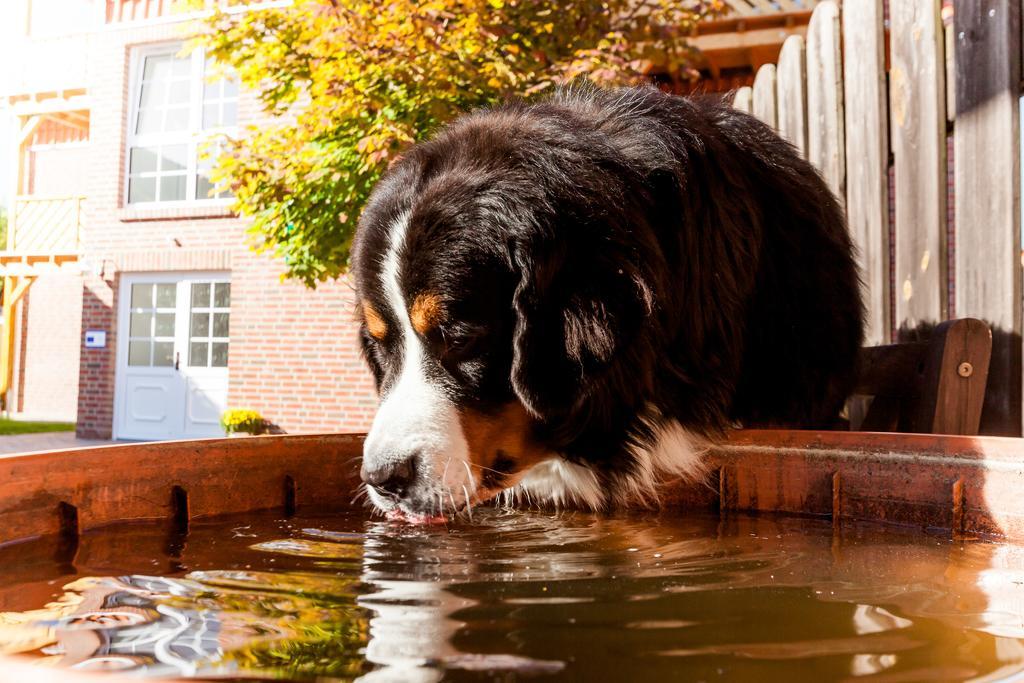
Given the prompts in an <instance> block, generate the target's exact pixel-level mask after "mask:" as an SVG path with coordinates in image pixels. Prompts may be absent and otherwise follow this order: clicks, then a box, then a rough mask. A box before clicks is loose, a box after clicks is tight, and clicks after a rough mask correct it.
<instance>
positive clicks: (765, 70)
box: [753, 64, 779, 129]
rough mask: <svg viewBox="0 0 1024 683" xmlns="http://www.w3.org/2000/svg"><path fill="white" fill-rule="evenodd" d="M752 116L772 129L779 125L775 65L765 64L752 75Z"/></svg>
mask: <svg viewBox="0 0 1024 683" xmlns="http://www.w3.org/2000/svg"><path fill="white" fill-rule="evenodd" d="M753 107H754V108H753V113H754V116H756V117H757V118H759V119H761V120H762V121H764V122H765V123H766V124H768V125H769V126H771V127H772V128H773V129H774V128H778V125H779V109H778V105H777V103H776V100H775V65H774V64H765V65H764V66H762V67H761V68H760V69H758V70H757V75H756V76H754V105H753Z"/></svg>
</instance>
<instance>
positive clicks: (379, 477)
mask: <svg viewBox="0 0 1024 683" xmlns="http://www.w3.org/2000/svg"><path fill="white" fill-rule="evenodd" d="M359 476H360V477H362V479H363V481H364V482H366V483H367V484H368V485H370V486H372V487H373V488H374V489H376V490H377V492H378V493H383V494H386V495H389V496H394V497H396V498H401V497H402V496H403V495H404V494H405V491H406V489H408V488H409V485H410V484H411V483H412V480H413V477H415V476H416V459H415V458H406V459H405V460H402V461H401V462H397V463H389V464H387V465H383V466H381V467H377V468H375V469H372V470H368V469H366V466H365V465H364V466H363V468H362V469H361V470H360V471H359Z"/></svg>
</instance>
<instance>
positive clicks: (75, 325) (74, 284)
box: [8, 273, 82, 422]
mask: <svg viewBox="0 0 1024 683" xmlns="http://www.w3.org/2000/svg"><path fill="white" fill-rule="evenodd" d="M81 290H82V278H80V277H78V276H77V275H70V274H64V273H54V274H48V275H43V276H42V277H40V278H38V279H37V280H36V281H35V283H33V284H32V287H31V288H30V289H29V291H28V293H27V294H25V296H24V298H23V299H22V301H21V304H20V308H21V329H20V332H21V334H20V335H19V336H20V339H19V341H20V343H19V344H18V347H19V348H18V358H17V360H16V363H17V365H16V367H17V368H18V374H17V378H16V381H15V383H14V386H13V387H12V391H11V392H10V393H9V394H8V398H9V400H10V399H13V400H12V401H11V403H12V405H10V406H9V409H10V410H12V411H14V412H17V413H20V414H21V415H22V416H23V417H26V418H35V419H46V420H60V421H68V422H74V420H75V415H76V413H77V410H78V406H77V402H78V377H79V371H78V365H79V352H78V349H79V339H80V337H81V330H82V327H81V322H82V300H81V296H80V292H81Z"/></svg>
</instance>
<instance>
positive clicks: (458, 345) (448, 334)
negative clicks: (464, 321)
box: [438, 328, 484, 362]
mask: <svg viewBox="0 0 1024 683" xmlns="http://www.w3.org/2000/svg"><path fill="white" fill-rule="evenodd" d="M483 337H484V335H483V334H482V332H480V331H479V330H476V329H469V328H459V329H448V330H440V331H439V334H438V340H439V344H438V347H439V350H440V351H441V353H442V354H443V355H444V357H445V359H447V360H449V361H455V362H461V361H464V360H467V359H469V358H473V357H474V356H476V355H477V354H478V353H479V352H480V350H481V349H482V348H483V345H482V343H481V342H482V339H483Z"/></svg>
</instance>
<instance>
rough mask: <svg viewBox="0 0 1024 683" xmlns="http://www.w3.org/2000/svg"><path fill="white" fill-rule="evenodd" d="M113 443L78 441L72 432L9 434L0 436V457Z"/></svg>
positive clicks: (89, 440) (88, 440) (90, 440)
mask: <svg viewBox="0 0 1024 683" xmlns="http://www.w3.org/2000/svg"><path fill="white" fill-rule="evenodd" d="M111 443H114V442H113V441H98V440H94V439H79V438H77V437H75V433H74V432H47V433H45V434H11V435H9V436H0V455H7V454H10V453H31V452H33V451H53V450H57V449H61V448H82V447H83V446H102V445H104V444H111Z"/></svg>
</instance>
